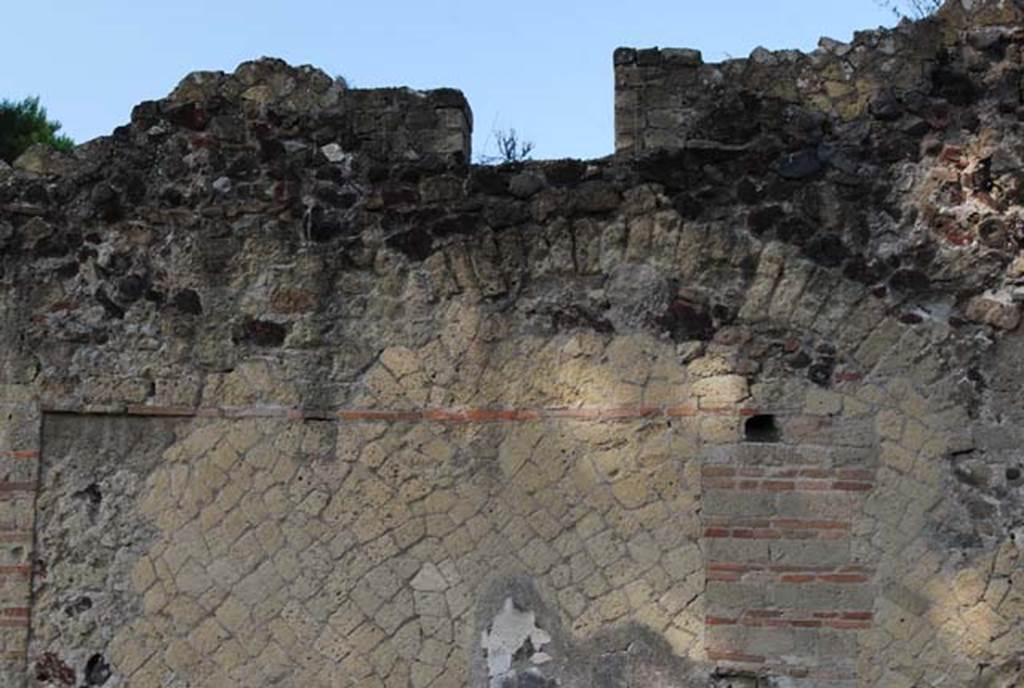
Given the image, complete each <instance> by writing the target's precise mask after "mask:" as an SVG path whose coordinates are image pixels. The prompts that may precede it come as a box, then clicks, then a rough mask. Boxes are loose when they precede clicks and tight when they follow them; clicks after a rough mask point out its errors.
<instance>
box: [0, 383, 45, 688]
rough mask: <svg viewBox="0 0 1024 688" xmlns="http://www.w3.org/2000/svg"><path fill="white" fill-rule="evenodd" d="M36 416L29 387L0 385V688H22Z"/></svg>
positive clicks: (35, 472) (37, 428)
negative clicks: (1, 686) (20, 687)
mask: <svg viewBox="0 0 1024 688" xmlns="http://www.w3.org/2000/svg"><path fill="white" fill-rule="evenodd" d="M40 422H41V414H40V411H39V405H38V404H37V403H36V401H35V399H34V397H33V392H32V390H31V389H29V388H28V387H24V386H18V385H0V685H3V686H11V687H12V688H15V687H17V686H23V685H25V681H26V677H27V675H28V674H27V664H28V658H27V655H26V652H27V648H28V633H29V611H30V607H31V577H32V556H31V554H32V538H33V532H32V531H33V522H34V520H35V491H36V484H37V481H38V469H39V448H40V447H39V445H40Z"/></svg>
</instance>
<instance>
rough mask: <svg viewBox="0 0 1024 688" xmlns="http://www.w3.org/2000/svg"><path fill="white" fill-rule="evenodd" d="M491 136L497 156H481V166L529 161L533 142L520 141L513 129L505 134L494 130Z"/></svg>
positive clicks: (500, 130)
mask: <svg viewBox="0 0 1024 688" xmlns="http://www.w3.org/2000/svg"><path fill="white" fill-rule="evenodd" d="M491 135H492V136H493V137H494V142H495V146H496V147H497V149H498V153H497V155H486V154H485V155H481V156H480V159H479V160H480V162H481V163H482V164H484V165H495V164H497V165H504V164H506V163H512V162H523V161H524V160H529V159H530V154H531V153H532V152H533V142H532V141H526V140H524V139H521V138H520V137H519V134H517V133H516V130H515V129H509V130H508V131H507V132H506V131H504V130H503V129H495V130H494V131H493V132H491Z"/></svg>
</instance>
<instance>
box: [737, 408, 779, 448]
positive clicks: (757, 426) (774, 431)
mask: <svg viewBox="0 0 1024 688" xmlns="http://www.w3.org/2000/svg"><path fill="white" fill-rule="evenodd" d="M743 439H744V440H746V441H747V442H761V443H770V442H780V441H781V440H782V431H781V430H780V429H779V424H778V422H776V419H775V416H773V415H772V414H770V413H764V414H758V415H756V416H751V417H750V418H747V420H746V422H745V423H744V424H743Z"/></svg>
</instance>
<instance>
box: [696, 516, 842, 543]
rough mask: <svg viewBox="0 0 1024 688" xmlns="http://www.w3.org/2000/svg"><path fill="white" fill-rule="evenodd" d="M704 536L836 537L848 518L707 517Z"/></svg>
mask: <svg viewBox="0 0 1024 688" xmlns="http://www.w3.org/2000/svg"><path fill="white" fill-rule="evenodd" d="M704 526H705V527H704V537H706V538H735V539H739V540H837V539H841V538H845V537H848V535H849V531H850V529H851V528H852V524H851V523H850V522H849V521H832V520H821V519H798V518H774V519H749V518H746V519H709V520H708V521H706V522H705V524H704Z"/></svg>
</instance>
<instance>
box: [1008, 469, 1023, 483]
mask: <svg viewBox="0 0 1024 688" xmlns="http://www.w3.org/2000/svg"><path fill="white" fill-rule="evenodd" d="M1006 479H1007V480H1009V481H1010V482H1014V481H1016V480H1020V469H1019V468H1017V467H1016V466H1010V467H1009V468H1007V469H1006Z"/></svg>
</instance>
